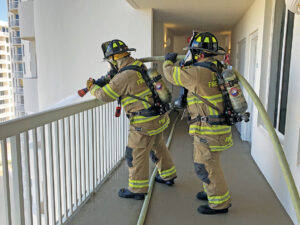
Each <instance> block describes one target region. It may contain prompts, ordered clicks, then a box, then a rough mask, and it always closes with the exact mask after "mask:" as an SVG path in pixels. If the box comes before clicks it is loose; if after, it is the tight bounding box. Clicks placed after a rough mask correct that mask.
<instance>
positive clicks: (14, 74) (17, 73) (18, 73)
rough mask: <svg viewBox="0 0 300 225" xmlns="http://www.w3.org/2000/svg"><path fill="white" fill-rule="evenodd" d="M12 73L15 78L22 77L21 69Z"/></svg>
mask: <svg viewBox="0 0 300 225" xmlns="http://www.w3.org/2000/svg"><path fill="white" fill-rule="evenodd" d="M12 73H13V77H15V78H23V71H13V72H12Z"/></svg>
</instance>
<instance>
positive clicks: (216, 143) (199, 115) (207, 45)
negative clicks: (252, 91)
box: [163, 32, 233, 214]
mask: <svg viewBox="0 0 300 225" xmlns="http://www.w3.org/2000/svg"><path fill="white" fill-rule="evenodd" d="M221 53H222V52H221V51H220V48H219V46H218V42H217V38H216V37H215V36H214V35H213V34H211V33H208V32H206V33H196V32H195V33H194V34H193V37H192V39H191V41H190V45H189V47H188V52H187V54H186V57H185V59H184V61H183V62H182V66H175V65H174V63H175V62H176V58H177V54H176V53H168V54H167V55H166V56H165V62H164V64H163V69H164V75H165V78H166V79H167V80H168V81H169V82H171V83H172V84H174V85H177V86H181V87H184V88H186V89H187V90H188V93H187V99H186V102H187V107H188V111H189V114H190V117H191V121H190V127H189V134H190V135H192V136H194V156H193V158H194V166H195V171H196V174H197V175H198V177H199V178H200V179H201V180H202V181H203V186H204V191H201V192H199V193H198V194H197V196H196V197H197V198H198V199H201V200H208V204H205V205H200V207H199V208H198V212H199V213H202V214H217V213H227V212H228V208H229V207H230V205H231V204H230V195H229V190H228V187H227V184H226V181H225V178H224V174H223V171H222V168H221V165H220V154H221V152H222V151H223V150H226V149H228V148H230V147H231V146H232V145H233V143H232V135H231V127H230V126H227V125H221V124H224V123H223V122H221V121H220V125H218V124H219V122H218V115H220V114H221V112H223V109H224V108H223V107H224V106H223V97H222V94H221V91H220V89H219V86H218V83H217V79H216V74H215V73H214V72H213V71H212V70H211V69H210V68H209V67H208V66H205V65H213V66H214V67H216V68H218V69H222V65H221V63H220V62H219V61H217V60H216V59H214V56H217V55H219V54H221ZM207 62H208V63H207ZM211 119H212V120H213V121H214V122H211ZM212 124H215V125H212Z"/></svg>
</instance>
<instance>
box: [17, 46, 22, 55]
mask: <svg viewBox="0 0 300 225" xmlns="http://www.w3.org/2000/svg"><path fill="white" fill-rule="evenodd" d="M17 54H18V55H22V48H21V47H18V48H17Z"/></svg>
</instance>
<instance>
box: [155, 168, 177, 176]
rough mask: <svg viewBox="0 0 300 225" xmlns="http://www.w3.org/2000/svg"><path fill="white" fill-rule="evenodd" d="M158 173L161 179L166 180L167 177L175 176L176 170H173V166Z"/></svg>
mask: <svg viewBox="0 0 300 225" xmlns="http://www.w3.org/2000/svg"><path fill="white" fill-rule="evenodd" d="M158 172H159V175H160V176H161V177H162V178H166V177H169V176H171V175H173V174H175V173H176V169H175V166H173V167H171V168H170V169H168V170H163V171H158Z"/></svg>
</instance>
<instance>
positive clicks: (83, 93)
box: [77, 88, 89, 97]
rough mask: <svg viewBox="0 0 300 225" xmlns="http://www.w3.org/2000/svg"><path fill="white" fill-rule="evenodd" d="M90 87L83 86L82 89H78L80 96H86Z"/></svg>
mask: <svg viewBox="0 0 300 225" xmlns="http://www.w3.org/2000/svg"><path fill="white" fill-rule="evenodd" d="M88 91H89V90H88V89H87V88H83V89H80V90H78V92H77V93H78V95H79V96H80V97H83V96H85V95H86V93H88Z"/></svg>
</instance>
